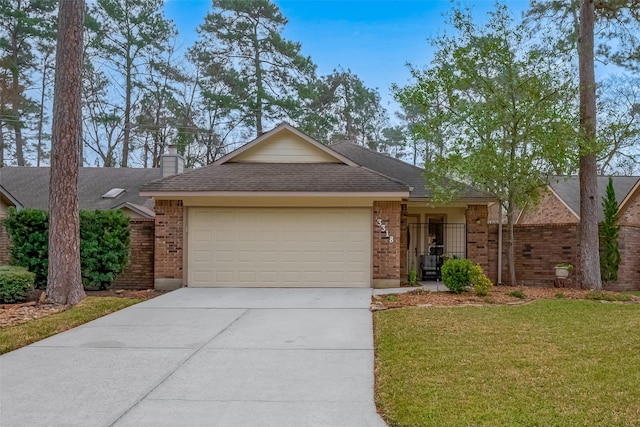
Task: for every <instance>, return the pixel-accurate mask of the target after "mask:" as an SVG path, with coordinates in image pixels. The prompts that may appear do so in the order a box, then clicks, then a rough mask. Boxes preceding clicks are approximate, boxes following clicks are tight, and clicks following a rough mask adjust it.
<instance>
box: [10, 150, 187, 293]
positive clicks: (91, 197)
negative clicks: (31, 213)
mask: <svg viewBox="0 0 640 427" xmlns="http://www.w3.org/2000/svg"><path fill="white" fill-rule="evenodd" d="M175 157H176V156H175V155H174V156H172V155H167V156H164V157H163V166H165V172H167V173H168V171H169V170H170V171H172V172H173V173H175V171H176V170H178V169H176V166H175V162H172V161H173V160H175ZM165 160H167V161H165ZM49 174H50V169H49V168H48V167H11V166H5V167H3V168H0V219H2V218H4V217H6V215H7V209H8V208H9V207H11V206H13V207H16V208H17V209H24V208H36V209H48V208H49ZM160 177H161V170H160V169H134V168H80V170H79V174H78V197H79V204H80V209H86V210H95V209H98V210H106V209H121V210H122V211H123V212H124V213H125V215H127V216H128V217H129V218H130V227H131V243H130V245H131V246H130V248H131V249H130V250H131V254H130V260H129V266H128V267H127V270H125V272H123V273H122V274H121V275H120V276H119V277H118V279H117V280H116V283H115V286H116V287H118V288H132V289H141V288H151V287H153V257H154V255H153V252H154V231H155V227H154V223H153V217H154V216H155V213H154V211H153V200H151V199H149V198H147V197H143V196H140V191H139V190H140V186H141V185H143V184H146V183H149V182H151V181H153V180H156V179H160ZM9 246H10V242H9V237H8V234H7V231H6V228H5V227H0V264H6V263H8V262H9V261H10V256H9Z"/></svg>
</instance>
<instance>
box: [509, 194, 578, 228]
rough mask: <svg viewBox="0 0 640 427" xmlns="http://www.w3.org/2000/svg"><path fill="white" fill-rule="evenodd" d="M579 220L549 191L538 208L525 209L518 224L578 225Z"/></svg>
mask: <svg viewBox="0 0 640 427" xmlns="http://www.w3.org/2000/svg"><path fill="white" fill-rule="evenodd" d="M577 223H578V218H576V216H575V215H574V214H573V213H571V211H570V210H569V209H568V208H567V207H566V206H565V205H564V203H562V202H561V201H560V199H558V198H557V197H556V195H555V194H553V193H552V192H551V191H547V192H546V193H545V194H543V196H542V198H541V199H540V203H538V204H537V205H536V206H532V207H529V208H527V209H525V210H524V211H523V212H522V214H521V215H520V218H519V219H518V224H577Z"/></svg>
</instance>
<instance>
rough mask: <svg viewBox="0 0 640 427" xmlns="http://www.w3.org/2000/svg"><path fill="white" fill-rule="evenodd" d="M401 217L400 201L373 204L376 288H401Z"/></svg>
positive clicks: (374, 276) (374, 285)
mask: <svg viewBox="0 0 640 427" xmlns="http://www.w3.org/2000/svg"><path fill="white" fill-rule="evenodd" d="M401 217H402V211H401V207H400V202H399V201H398V202H373V224H372V225H373V230H372V231H373V277H372V279H373V280H372V281H373V287H374V288H397V287H399V286H400V253H401V243H400V242H401V241H402V237H401V231H402V230H401V225H400V224H401V221H402V220H401ZM405 246H406V243H405Z"/></svg>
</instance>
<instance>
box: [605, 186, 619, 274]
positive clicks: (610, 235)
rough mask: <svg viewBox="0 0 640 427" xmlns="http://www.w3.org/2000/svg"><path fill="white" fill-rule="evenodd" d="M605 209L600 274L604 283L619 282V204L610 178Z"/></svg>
mask: <svg viewBox="0 0 640 427" xmlns="http://www.w3.org/2000/svg"><path fill="white" fill-rule="evenodd" d="M602 208H603V209H604V222H603V223H602V228H601V229H600V241H601V244H602V246H603V248H604V251H601V253H600V272H601V275H602V280H603V281H604V282H615V281H616V280H618V267H619V266H620V250H619V249H618V234H619V233H620V227H619V226H618V202H616V193H615V190H614V188H613V179H612V178H611V177H609V184H608V185H607V193H606V195H605V197H603V198H602Z"/></svg>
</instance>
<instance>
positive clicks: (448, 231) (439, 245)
mask: <svg viewBox="0 0 640 427" xmlns="http://www.w3.org/2000/svg"><path fill="white" fill-rule="evenodd" d="M486 226H487V211H486V206H479V205H468V204H466V203H460V204H457V205H447V206H437V205H431V204H430V205H427V204H426V203H421V202H411V201H409V202H407V203H406V205H403V224H402V237H403V239H402V247H401V275H402V278H403V279H402V280H403V281H405V280H406V281H408V280H409V272H410V271H411V270H412V269H415V271H416V276H417V280H418V282H422V283H427V282H430V283H437V282H439V281H441V280H442V277H441V267H442V264H443V263H444V261H445V260H447V259H456V258H470V259H472V260H473V261H474V262H481V263H483V261H484V260H483V259H474V258H476V257H477V255H478V254H476V253H475V252H477V251H476V250H475V249H476V245H475V244H472V245H471V249H472V250H471V251H470V250H469V238H468V237H469V234H470V233H472V234H473V235H476V234H477V233H478V230H479V229H481V230H486ZM485 236H486V234H485ZM472 240H476V239H475V238H474V239H472ZM472 243H474V242H472ZM470 252H471V253H470ZM483 255H484V256H485V257H486V254H483Z"/></svg>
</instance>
